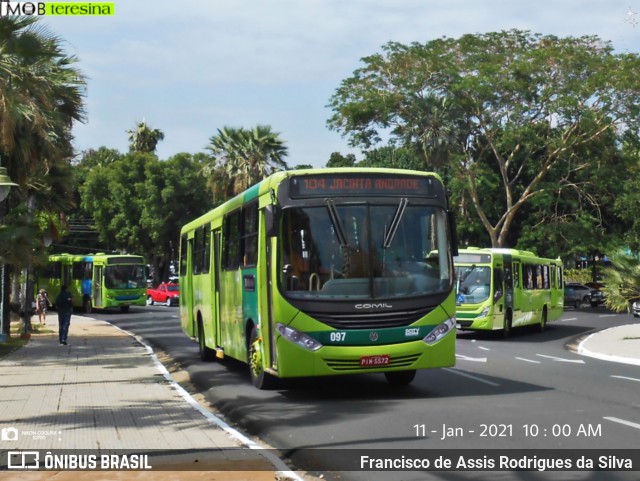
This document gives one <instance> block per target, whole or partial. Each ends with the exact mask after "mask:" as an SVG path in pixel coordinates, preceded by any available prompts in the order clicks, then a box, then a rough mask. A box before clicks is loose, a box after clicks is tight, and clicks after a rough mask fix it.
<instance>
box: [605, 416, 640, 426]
mask: <svg viewBox="0 0 640 481" xmlns="http://www.w3.org/2000/svg"><path fill="white" fill-rule="evenodd" d="M603 419H606V420H607V421H613V422H614V423H620V424H624V425H625V426H630V427H632V428H636V429H640V424H638V423H632V422H631V421H625V420H624V419H620V418H614V417H608V416H605V417H603Z"/></svg>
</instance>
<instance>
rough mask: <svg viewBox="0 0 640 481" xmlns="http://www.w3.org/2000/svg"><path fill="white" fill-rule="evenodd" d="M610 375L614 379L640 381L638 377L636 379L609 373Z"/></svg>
mask: <svg viewBox="0 0 640 481" xmlns="http://www.w3.org/2000/svg"><path fill="white" fill-rule="evenodd" d="M611 377H615V378H616V379H626V380H627V381H636V382H640V379H636V378H635V377H626V376H615V375H613V374H612V375H611Z"/></svg>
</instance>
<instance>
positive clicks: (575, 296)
mask: <svg viewBox="0 0 640 481" xmlns="http://www.w3.org/2000/svg"><path fill="white" fill-rule="evenodd" d="M592 292H593V289H591V288H590V287H589V286H585V285H584V284H578V283H575V282H567V283H566V284H565V285H564V305H565V306H573V307H575V308H576V309H578V308H579V307H580V306H581V305H582V304H590V303H591V293H592Z"/></svg>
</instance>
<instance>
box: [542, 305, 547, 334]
mask: <svg viewBox="0 0 640 481" xmlns="http://www.w3.org/2000/svg"><path fill="white" fill-rule="evenodd" d="M546 328H547V308H546V307H545V308H544V309H542V317H541V318H540V332H544V330H545V329H546Z"/></svg>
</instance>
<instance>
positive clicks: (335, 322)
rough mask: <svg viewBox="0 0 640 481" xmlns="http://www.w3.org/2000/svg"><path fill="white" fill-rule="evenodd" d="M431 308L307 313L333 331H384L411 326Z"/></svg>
mask: <svg viewBox="0 0 640 481" xmlns="http://www.w3.org/2000/svg"><path fill="white" fill-rule="evenodd" d="M431 310H432V308H431V307H429V308H427V309H419V310H412V311H401V312H390V313H388V312H383V313H379V312H367V313H362V314H360V313H358V314H329V313H324V312H323V313H320V312H307V314H308V315H310V316H311V317H313V318H314V319H317V320H318V321H320V322H322V323H323V324H326V325H328V326H331V327H333V328H335V329H384V328H385V327H403V326H408V325H410V324H413V323H414V322H416V321H417V320H418V319H420V318H421V317H424V316H425V315H427V314H428V313H429V312H431Z"/></svg>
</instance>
